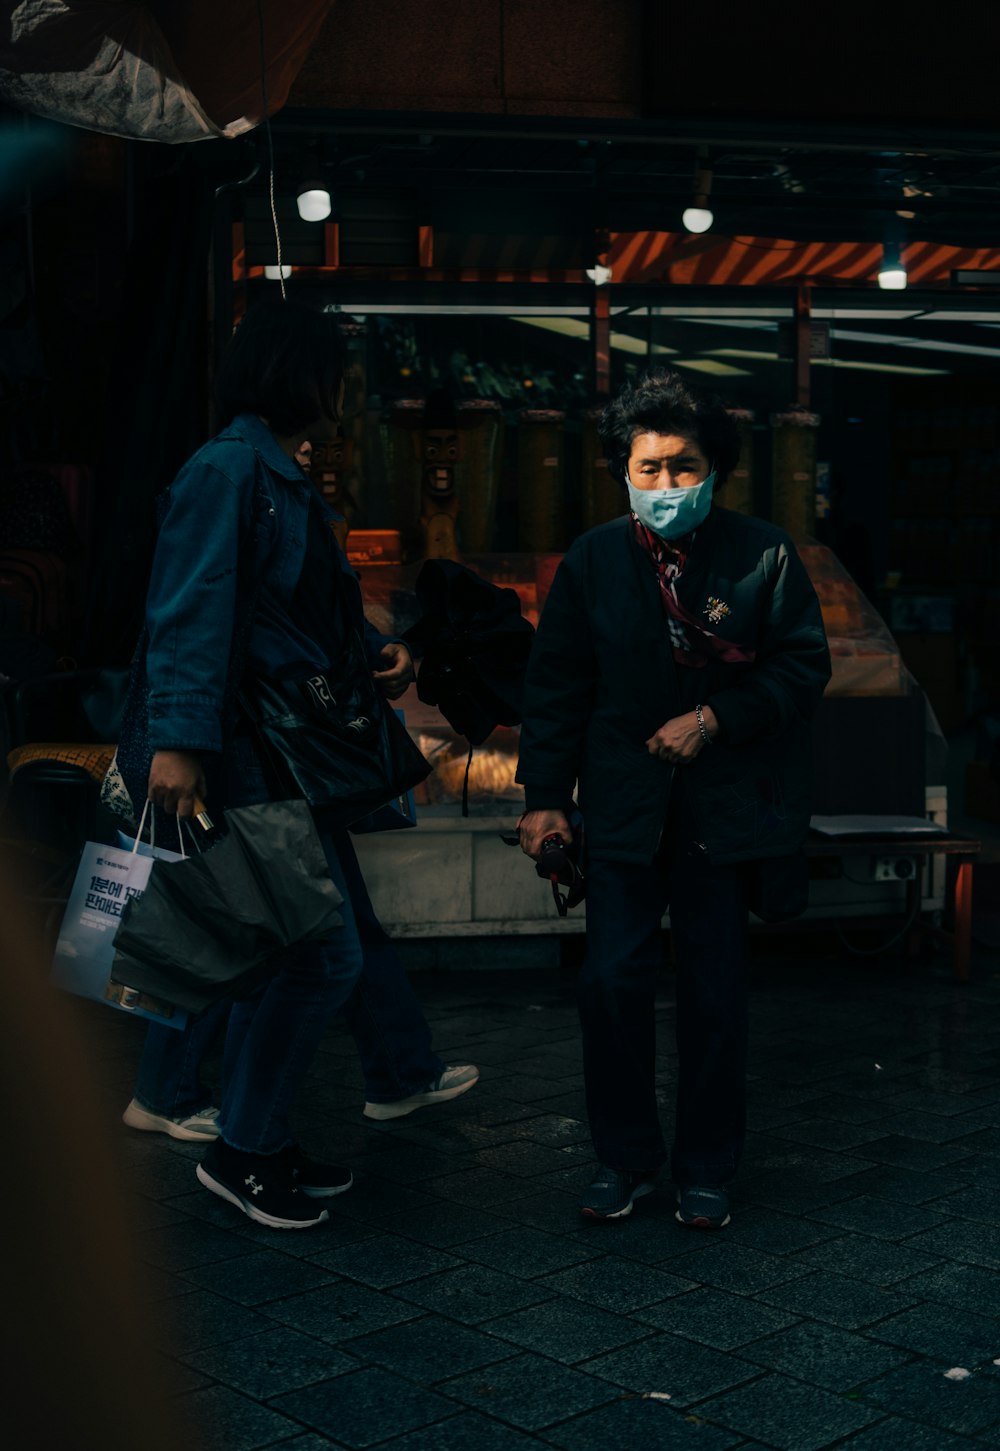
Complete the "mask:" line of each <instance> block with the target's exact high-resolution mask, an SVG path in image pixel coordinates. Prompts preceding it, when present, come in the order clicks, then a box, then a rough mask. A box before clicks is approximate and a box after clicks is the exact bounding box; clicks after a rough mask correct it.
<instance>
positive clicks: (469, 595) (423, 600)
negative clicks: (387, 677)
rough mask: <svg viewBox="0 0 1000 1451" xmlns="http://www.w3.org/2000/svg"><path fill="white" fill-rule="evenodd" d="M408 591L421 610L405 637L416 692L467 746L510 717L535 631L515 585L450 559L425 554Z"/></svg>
mask: <svg viewBox="0 0 1000 1451" xmlns="http://www.w3.org/2000/svg"><path fill="white" fill-rule="evenodd" d="M416 592H417V599H418V600H419V602H420V606H421V609H422V610H423V614H422V616H421V618H420V619H419V620H418V621H417V623H416V624H415V625H413V626H411V628H410V629H409V630H407V631H406V635H405V638H406V640H407V641H408V642H409V643H410V644H411V645H414V646H415V647H416V648H417V649H418V651H420V650H422V651H423V659H422V661H421V663H420V666H419V669H418V671H417V695H418V696H419V697H420V699H421V700H422V701H424V702H425V703H426V704H427V705H436V706H437V708H438V709H439V710H440V712H441V714H442V715H443V716H444V718H445V720H447V721H448V723H449V725H451V726H453V727H454V729H455V730H456V731H458V733H459V735H463V736H465V738H466V740H467V741H468V742H469V744H470V745H472V746H479V745H482V743H483V741H485V739H486V737H487V736H488V735H489V734H490V732H491V731H492V730H493V729H494V728H495V727H496V726H498V725H507V726H511V725H517V724H518V723H519V722H520V719H521V706H522V701H523V696H524V671H525V667H526V665H527V663H528V655H529V653H530V651H531V641H532V638H533V636H534V633H535V631H534V627H533V626H532V625H531V624H530V622H529V621H528V620H526V619H524V618H523V616H522V614H521V601H520V599H519V598H518V595H517V593H516V591H515V590H512V589H504V588H501V587H500V586H499V585H495V584H491V582H490V581H489V580H488V579H483V577H482V575H479V574H476V573H475V571H474V570H471V569H467V568H466V566H465V565H463V564H456V563H455V562H454V561H453V560H450V559H428V560H427V561H426V563H425V564H424V565H423V567H422V569H421V570H420V573H419V574H418V575H417V581H416Z"/></svg>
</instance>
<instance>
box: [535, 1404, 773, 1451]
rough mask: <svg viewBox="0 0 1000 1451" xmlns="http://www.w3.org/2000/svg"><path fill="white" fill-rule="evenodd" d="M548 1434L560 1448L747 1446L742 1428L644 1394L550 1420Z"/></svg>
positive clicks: (681, 1450) (673, 1450)
mask: <svg viewBox="0 0 1000 1451" xmlns="http://www.w3.org/2000/svg"><path fill="white" fill-rule="evenodd" d="M545 1440H546V1441H547V1442H548V1443H550V1444H551V1445H553V1446H558V1447H559V1448H560V1451H622V1448H625V1447H640V1446H641V1447H648V1448H650V1451H731V1448H733V1447H737V1446H738V1447H740V1451H744V1448H745V1447H746V1446H747V1442H746V1441H745V1440H744V1439H743V1436H742V1435H741V1434H740V1433H739V1432H733V1431H727V1430H724V1429H723V1428H722V1427H721V1426H709V1425H707V1424H705V1423H704V1422H702V1421H701V1419H700V1418H699V1417H694V1416H686V1415H685V1414H684V1412H683V1411H681V1410H677V1409H674V1408H673V1407H672V1406H670V1405H669V1404H668V1403H666V1402H663V1401H644V1400H641V1399H640V1398H639V1397H638V1396H619V1397H618V1399H617V1400H614V1401H612V1402H611V1403H610V1405H607V1406H602V1407H601V1409H600V1410H598V1411H591V1412H590V1414H589V1415H585V1416H578V1417H577V1418H576V1419H575V1420H572V1421H567V1422H565V1424H564V1425H562V1426H550V1427H548V1429H547V1430H546V1431H545Z"/></svg>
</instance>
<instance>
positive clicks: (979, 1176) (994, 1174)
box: [952, 1144, 1000, 1190]
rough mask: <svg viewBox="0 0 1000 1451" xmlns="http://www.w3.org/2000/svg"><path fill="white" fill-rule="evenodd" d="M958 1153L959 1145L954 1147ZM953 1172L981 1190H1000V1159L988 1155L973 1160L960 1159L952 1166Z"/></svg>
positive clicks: (977, 1156)
mask: <svg viewBox="0 0 1000 1451" xmlns="http://www.w3.org/2000/svg"><path fill="white" fill-rule="evenodd" d="M954 1148H955V1151H956V1153H957V1152H959V1149H958V1145H957V1144H956V1145H954ZM952 1168H953V1172H954V1173H955V1174H956V1175H958V1176H960V1177H961V1178H963V1179H965V1180H966V1182H967V1183H969V1184H974V1185H976V1186H977V1187H978V1188H981V1189H993V1190H998V1189H1000V1159H994V1158H992V1157H991V1156H990V1155H988V1154H977V1155H976V1157H975V1158H973V1159H960V1160H959V1161H958V1163H956V1164H954V1165H953V1166H952Z"/></svg>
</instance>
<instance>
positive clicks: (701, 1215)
mask: <svg viewBox="0 0 1000 1451" xmlns="http://www.w3.org/2000/svg"><path fill="white" fill-rule="evenodd" d="M674 1218H675V1219H676V1220H678V1222H679V1223H680V1224H686V1225H687V1227H688V1228H689V1229H725V1227H726V1225H727V1224H728V1223H729V1195H728V1194H727V1193H726V1191H725V1190H724V1189H698V1188H696V1187H691V1188H688V1189H678V1191H677V1213H676V1214H675V1216H674Z"/></svg>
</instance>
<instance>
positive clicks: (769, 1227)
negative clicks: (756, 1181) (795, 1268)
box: [726, 1204, 839, 1255]
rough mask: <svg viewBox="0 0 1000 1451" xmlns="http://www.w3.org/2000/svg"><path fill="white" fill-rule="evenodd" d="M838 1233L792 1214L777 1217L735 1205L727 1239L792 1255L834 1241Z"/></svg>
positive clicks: (757, 1208) (756, 1208)
mask: <svg viewBox="0 0 1000 1451" xmlns="http://www.w3.org/2000/svg"><path fill="white" fill-rule="evenodd" d="M838 1234H839V1231H838V1230H836V1229H834V1228H833V1227H832V1226H831V1225H826V1224H817V1223H816V1222H815V1221H814V1220H811V1219H800V1218H798V1217H797V1216H795V1215H791V1214H780V1213H778V1212H777V1211H776V1210H774V1209H764V1208H763V1207H762V1206H760V1205H748V1206H747V1207H746V1208H745V1209H742V1208H740V1207H739V1205H738V1204H737V1205H736V1206H735V1213H734V1215H733V1220H732V1223H731V1224H730V1225H729V1226H728V1227H727V1229H726V1239H727V1241H729V1242H731V1243H733V1244H740V1245H748V1246H749V1247H750V1248H751V1249H759V1250H763V1251H764V1253H765V1254H782V1255H788V1254H793V1253H794V1252H795V1251H796V1250H800V1249H805V1248H807V1246H809V1245H814V1244H820V1243H822V1242H823V1241H825V1240H830V1239H835V1238H836V1237H837V1235H838Z"/></svg>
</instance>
